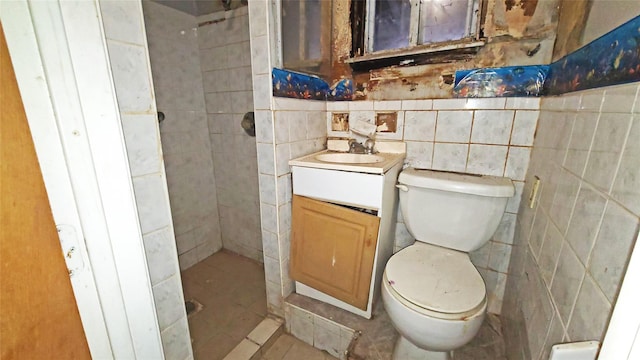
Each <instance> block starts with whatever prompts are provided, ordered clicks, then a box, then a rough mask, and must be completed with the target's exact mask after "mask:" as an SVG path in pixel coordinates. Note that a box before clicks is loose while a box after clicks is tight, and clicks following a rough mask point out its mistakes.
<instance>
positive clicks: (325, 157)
mask: <svg viewBox="0 0 640 360" xmlns="http://www.w3.org/2000/svg"><path fill="white" fill-rule="evenodd" d="M316 160H319V161H324V162H330V163H339V164H375V163H379V162H382V161H384V160H385V158H384V157H383V156H380V155H373V154H350V153H325V154H320V155H316Z"/></svg>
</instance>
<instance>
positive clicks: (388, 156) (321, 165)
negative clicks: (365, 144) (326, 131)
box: [289, 140, 406, 174]
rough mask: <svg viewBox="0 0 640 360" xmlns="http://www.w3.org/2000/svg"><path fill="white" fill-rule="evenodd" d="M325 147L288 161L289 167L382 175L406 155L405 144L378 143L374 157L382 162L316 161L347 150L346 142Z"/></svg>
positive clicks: (342, 141)
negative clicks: (322, 155)
mask: <svg viewBox="0 0 640 360" xmlns="http://www.w3.org/2000/svg"><path fill="white" fill-rule="evenodd" d="M327 145H328V148H329V149H327V150H322V151H319V152H316V153H313V154H309V155H305V156H302V157H299V158H297V159H293V160H289V165H290V166H302V167H310V168H316V169H327V170H340V171H351V172H360V173H368V174H384V173H385V172H387V170H389V169H391V168H392V167H393V166H395V165H396V164H398V163H399V162H402V161H403V160H404V158H405V155H406V145H405V143H403V142H399V141H385V142H382V141H380V142H377V143H376V150H377V151H378V152H377V153H376V154H375V155H378V156H382V157H384V160H383V161H380V162H378V163H367V164H357V163H333V162H326V161H321V160H317V159H316V156H318V155H321V154H328V153H338V152H342V153H345V152H346V151H345V150H348V149H349V145H348V143H347V141H346V140H329V141H328V144H327Z"/></svg>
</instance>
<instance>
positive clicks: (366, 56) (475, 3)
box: [346, 0, 486, 64]
mask: <svg viewBox="0 0 640 360" xmlns="http://www.w3.org/2000/svg"><path fill="white" fill-rule="evenodd" d="M353 1H354V2H355V3H361V4H360V5H359V7H358V8H356V7H354V8H352V16H351V20H352V22H353V21H354V20H355V19H356V18H357V14H356V13H358V12H359V13H360V14H361V16H362V18H361V19H359V21H361V22H362V23H361V24H360V25H357V26H356V25H354V24H353V23H352V31H353V34H352V35H353V36H354V38H353V48H352V52H351V58H349V59H347V60H346V62H347V63H349V64H357V63H360V62H367V61H372V60H381V59H392V58H398V57H402V56H405V55H406V56H419V55H421V54H431V53H442V52H452V51H457V50H460V51H462V52H473V51H475V50H473V49H476V48H479V47H481V46H484V45H485V40H484V39H483V38H482V31H481V30H482V29H481V23H482V19H483V18H484V11H483V9H484V6H485V4H484V3H485V2H486V1H485V0H471V1H470V11H467V19H466V23H467V35H466V36H465V37H463V38H461V39H459V40H449V41H442V42H433V43H425V44H420V43H419V39H420V38H421V35H422V32H421V26H420V11H421V8H422V7H423V6H422V5H423V4H424V0H410V2H411V22H410V27H409V31H410V34H409V46H408V47H403V48H396V49H387V50H378V51H372V49H373V41H374V36H373V34H374V32H375V5H376V2H375V0H353ZM362 3H364V4H362ZM363 5H364V6H363ZM358 37H359V39H358ZM428 56H430V55H428Z"/></svg>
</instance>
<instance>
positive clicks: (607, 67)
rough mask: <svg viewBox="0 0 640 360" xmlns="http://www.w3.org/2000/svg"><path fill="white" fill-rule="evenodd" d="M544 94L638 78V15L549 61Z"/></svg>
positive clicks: (639, 18) (585, 88)
mask: <svg viewBox="0 0 640 360" xmlns="http://www.w3.org/2000/svg"><path fill="white" fill-rule="evenodd" d="M550 67H551V73H550V76H549V78H548V79H547V82H546V84H545V93H546V94H548V95H560V94H564V93H568V92H572V91H580V90H587V89H593V88H598V87H603V86H611V85H618V84H625V83H630V82H634V81H640V16H638V17H636V18H634V19H631V20H629V21H628V22H626V23H625V24H623V25H621V26H619V27H617V28H616V29H614V30H612V31H611V32H609V33H607V34H605V35H603V36H601V37H599V38H598V39H596V40H594V41H592V42H590V43H589V44H587V45H585V46H583V47H582V48H580V49H578V50H576V51H574V52H572V53H571V54H569V55H567V56H565V57H563V58H562V59H560V60H558V61H556V62H554V63H552V64H551V66H550Z"/></svg>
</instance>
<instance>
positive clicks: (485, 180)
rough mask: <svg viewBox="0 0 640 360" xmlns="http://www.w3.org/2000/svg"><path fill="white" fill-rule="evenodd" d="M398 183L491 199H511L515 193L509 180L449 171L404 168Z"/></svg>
mask: <svg viewBox="0 0 640 360" xmlns="http://www.w3.org/2000/svg"><path fill="white" fill-rule="evenodd" d="M398 182H399V183H400V184H403V185H409V186H415V187H420V188H425V189H434V190H442V191H451V192H458V193H464V194H473V195H479V196H492V197H512V196H513V194H514V193H515V189H514V187H513V183H512V182H511V179H509V178H506V177H500V176H490V175H475V174H467V173H460V172H451V171H438V170H427V169H416V168H412V167H409V168H406V169H405V170H403V171H402V172H401V173H400V176H399V177H398Z"/></svg>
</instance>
